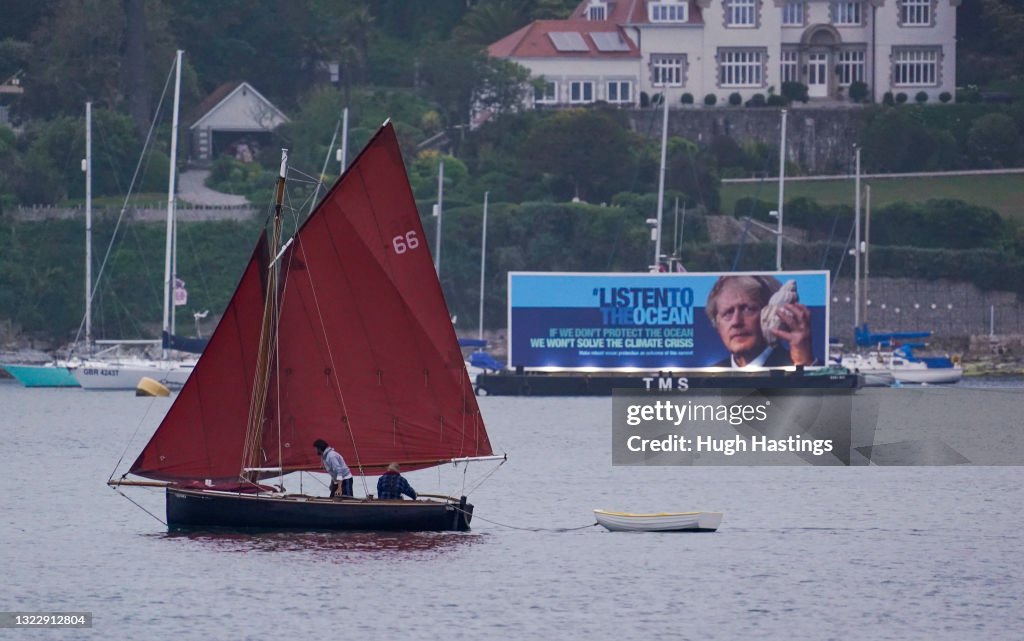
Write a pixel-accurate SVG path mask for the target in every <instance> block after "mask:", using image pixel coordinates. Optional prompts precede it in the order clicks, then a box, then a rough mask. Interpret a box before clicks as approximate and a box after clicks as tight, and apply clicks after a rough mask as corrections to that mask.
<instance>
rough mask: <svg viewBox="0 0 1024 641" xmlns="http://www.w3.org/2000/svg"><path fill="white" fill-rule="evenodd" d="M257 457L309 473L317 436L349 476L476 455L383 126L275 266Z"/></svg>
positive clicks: (403, 180)
mask: <svg viewBox="0 0 1024 641" xmlns="http://www.w3.org/2000/svg"><path fill="white" fill-rule="evenodd" d="M281 265H282V276H281V282H282V293H281V313H280V321H279V323H280V324H279V337H280V345H279V361H278V363H277V367H276V368H275V370H274V371H275V374H276V378H275V379H274V380H273V381H272V382H271V397H272V398H275V396H276V401H277V402H276V404H275V403H273V402H272V403H271V407H270V408H268V415H270V416H272V420H274V421H276V420H277V416H274V415H273V414H272V413H274V412H279V417H280V427H281V430H280V434H281V440H280V442H278V440H277V433H276V431H275V430H267V431H266V432H265V433H264V447H265V449H266V451H267V453H268V455H269V456H270V458H271V459H273V460H276V459H275V456H274V455H275V453H276V451H277V450H278V449H279V450H280V451H282V452H283V453H284V456H283V458H284V461H283V464H284V466H285V467H286V468H289V469H293V468H304V469H319V468H320V460H319V458H318V457H317V456H316V452H315V450H314V449H313V447H312V443H313V441H314V440H315V439H317V438H322V439H324V440H326V441H327V442H328V443H330V444H331V445H332V446H334V447H335V448H336V449H337V450H338V451H339V452H341V453H342V455H343V456H344V457H345V460H346V462H348V464H349V466H350V467H351V468H353V472H354V473H356V474H359V473H360V470H362V473H365V474H379V473H380V472H381V467H382V466H386V465H387V464H388V463H389V462H391V461H396V462H399V463H401V464H402V465H403V467H404V468H405V469H415V468H418V467H428V466H430V465H435V464H437V463H440V462H442V461H447V460H449V459H452V458H456V457H462V456H485V455H490V454H491V453H492V451H491V445H490V442H489V441H488V438H487V433H486V431H485V429H484V425H483V422H482V421H481V418H480V410H479V408H478V407H477V403H476V396H475V395H474V393H473V387H472V384H471V383H470V381H469V377H468V375H467V373H466V368H465V363H464V361H463V357H462V352H461V350H460V349H459V346H458V339H457V338H456V336H455V330H454V328H453V327H452V324H451V320H450V318H449V316H448V308H447V306H446V305H445V302H444V295H443V294H442V292H441V285H440V283H439V282H438V279H437V275H436V273H435V271H434V265H433V261H432V259H431V256H430V251H429V249H428V247H427V242H426V237H425V235H424V231H423V226H422V225H421V223H420V218H419V214H418V212H417V210H416V203H415V200H414V199H413V195H412V190H411V189H410V187H409V181H408V178H407V177H406V172H405V165H404V163H403V162H402V155H401V150H400V149H399V146H398V140H397V138H396V137H395V132H394V129H393V127H392V126H391V125H390V124H387V125H385V126H384V127H383V128H382V129H381V130H380V131H379V132H378V133H377V135H376V136H375V137H374V138H373V139H372V140H371V141H370V142H369V144H368V145H367V146H366V148H365V149H364V150H363V152H362V153H361V154H360V156H359V158H358V159H357V160H356V161H355V163H353V165H352V167H351V169H349V170H348V171H347V172H346V173H345V175H344V176H343V177H342V179H341V180H340V181H339V182H338V183H337V184H335V186H334V187H333V188H332V190H331V191H330V193H328V195H327V196H326V197H325V198H324V200H323V202H322V203H321V204H320V206H319V207H318V208H317V209H316V211H315V212H314V213H313V214H312V215H311V216H310V218H309V220H308V221H306V223H305V224H304V225H303V226H302V228H301V229H300V230H299V232H298V233H297V234H296V237H295V239H294V242H293V243H292V244H291V246H290V247H289V248H288V251H287V252H286V253H285V254H284V256H283V257H282V259H281Z"/></svg>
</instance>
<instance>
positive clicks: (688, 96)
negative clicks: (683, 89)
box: [679, 93, 693, 105]
mask: <svg viewBox="0 0 1024 641" xmlns="http://www.w3.org/2000/svg"><path fill="white" fill-rule="evenodd" d="M679 102H681V103H683V104H684V105H692V104H693V94H692V93H684V94H683V95H682V96H681V97H680V98H679Z"/></svg>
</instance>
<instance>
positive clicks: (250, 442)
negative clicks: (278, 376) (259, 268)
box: [241, 149, 288, 481]
mask: <svg viewBox="0 0 1024 641" xmlns="http://www.w3.org/2000/svg"><path fill="white" fill-rule="evenodd" d="M287 172H288V150H287V149H282V150H281V171H280V173H279V174H278V177H277V188H276V192H275V195H274V223H273V225H274V227H273V233H272V234H271V238H270V246H269V248H268V251H267V258H268V266H269V270H268V272H267V288H266V296H265V297H264V306H263V321H262V325H261V329H260V347H259V351H258V353H257V357H256V373H255V376H254V377H253V386H252V398H251V400H250V403H249V420H248V424H247V426H246V431H245V447H244V449H243V451H242V470H241V476H242V478H244V479H246V480H249V481H255V480H256V479H257V477H258V473H256V472H254V471H249V470H251V469H252V468H258V467H263V466H262V463H263V461H262V460H261V458H262V457H261V444H262V442H263V427H264V424H265V417H264V414H265V410H266V406H267V392H268V390H269V385H270V360H271V354H272V353H273V351H274V349H275V348H276V346H277V281H278V268H277V252H278V247H279V246H280V244H281V210H282V206H283V203H284V185H285V178H286V175H287Z"/></svg>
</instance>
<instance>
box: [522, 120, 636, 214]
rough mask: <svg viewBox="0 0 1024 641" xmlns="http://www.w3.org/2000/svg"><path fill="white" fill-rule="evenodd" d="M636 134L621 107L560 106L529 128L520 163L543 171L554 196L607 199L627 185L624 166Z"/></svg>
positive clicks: (542, 173) (528, 170) (630, 157)
mask: <svg viewBox="0 0 1024 641" xmlns="http://www.w3.org/2000/svg"><path fill="white" fill-rule="evenodd" d="M635 140H636V137H635V134H633V133H632V132H631V131H630V130H629V127H628V123H627V122H626V121H625V118H624V116H623V114H622V113H621V112H619V111H617V110H611V109H572V110H566V111H559V112H557V113H554V114H551V115H549V116H548V117H546V118H544V119H542V120H540V121H539V122H538V123H537V124H536V126H534V127H533V128H532V130H531V131H530V133H529V135H528V138H527V141H526V145H525V146H524V147H523V149H522V151H523V153H522V155H521V156H520V163H521V169H522V170H523V172H524V173H527V172H531V171H533V172H539V173H540V174H541V177H542V179H543V180H545V181H546V182H547V183H548V185H549V186H550V189H551V190H552V193H553V194H554V195H555V197H556V198H559V199H562V200H568V199H571V198H574V197H578V198H580V199H582V200H584V201H589V202H595V201H596V202H600V201H605V200H607V199H608V198H610V197H611V196H612V194H614V193H616V192H619V191H623V190H624V189H626V188H628V187H629V183H628V180H629V177H628V175H626V172H623V168H624V167H629V166H631V165H632V153H631V149H632V148H633V147H634V142H635Z"/></svg>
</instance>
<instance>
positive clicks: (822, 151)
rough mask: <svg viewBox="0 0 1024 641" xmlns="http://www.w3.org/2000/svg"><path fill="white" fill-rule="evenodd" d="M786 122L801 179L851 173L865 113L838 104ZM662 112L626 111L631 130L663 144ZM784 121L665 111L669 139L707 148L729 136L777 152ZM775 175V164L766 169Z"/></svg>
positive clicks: (799, 110) (736, 111)
mask: <svg viewBox="0 0 1024 641" xmlns="http://www.w3.org/2000/svg"><path fill="white" fill-rule="evenodd" d="M788 113H789V116H788V117H787V119H786V157H787V159H788V160H789V161H790V162H793V163H796V164H797V166H799V167H800V171H801V173H803V174H808V175H810V174H834V173H849V172H850V171H852V169H851V168H852V164H853V145H854V144H855V143H856V142H857V141H858V137H859V134H860V130H861V128H862V126H863V122H864V114H865V111H864V108H863V107H858V106H855V105H842V104H841V103H840V104H836V105H835V106H830V107H817V106H816V107H805V106H794V107H790V108H789V110H788ZM661 118H662V115H661V110H660V109H644V110H639V109H637V110H632V111H631V112H630V124H631V126H632V127H633V129H634V130H635V131H636V132H638V133H640V134H642V135H645V136H649V137H651V138H654V139H658V140H660V139H661ZM781 122H782V118H781V116H780V115H779V110H778V109H776V108H767V107H766V108H759V109H754V108H749V107H720V106H716V107H700V106H692V107H682V106H680V107H678V108H670V109H669V122H668V131H669V135H670V136H679V137H682V138H687V139H689V140H693V141H695V142H697V143H701V144H705V145H706V144H710V142H711V140H712V139H713V138H714V137H715V136H720V135H727V136H729V137H731V138H733V139H734V140H736V141H737V142H739V143H742V142H744V141H748V140H755V141H757V142H761V143H765V144H768V145H772V146H774V147H775V148H776V149H778V147H779V136H780V129H781ZM769 169H770V170H771V171H773V172H774V171H777V164H773V165H772V167H770V168H769Z"/></svg>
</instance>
